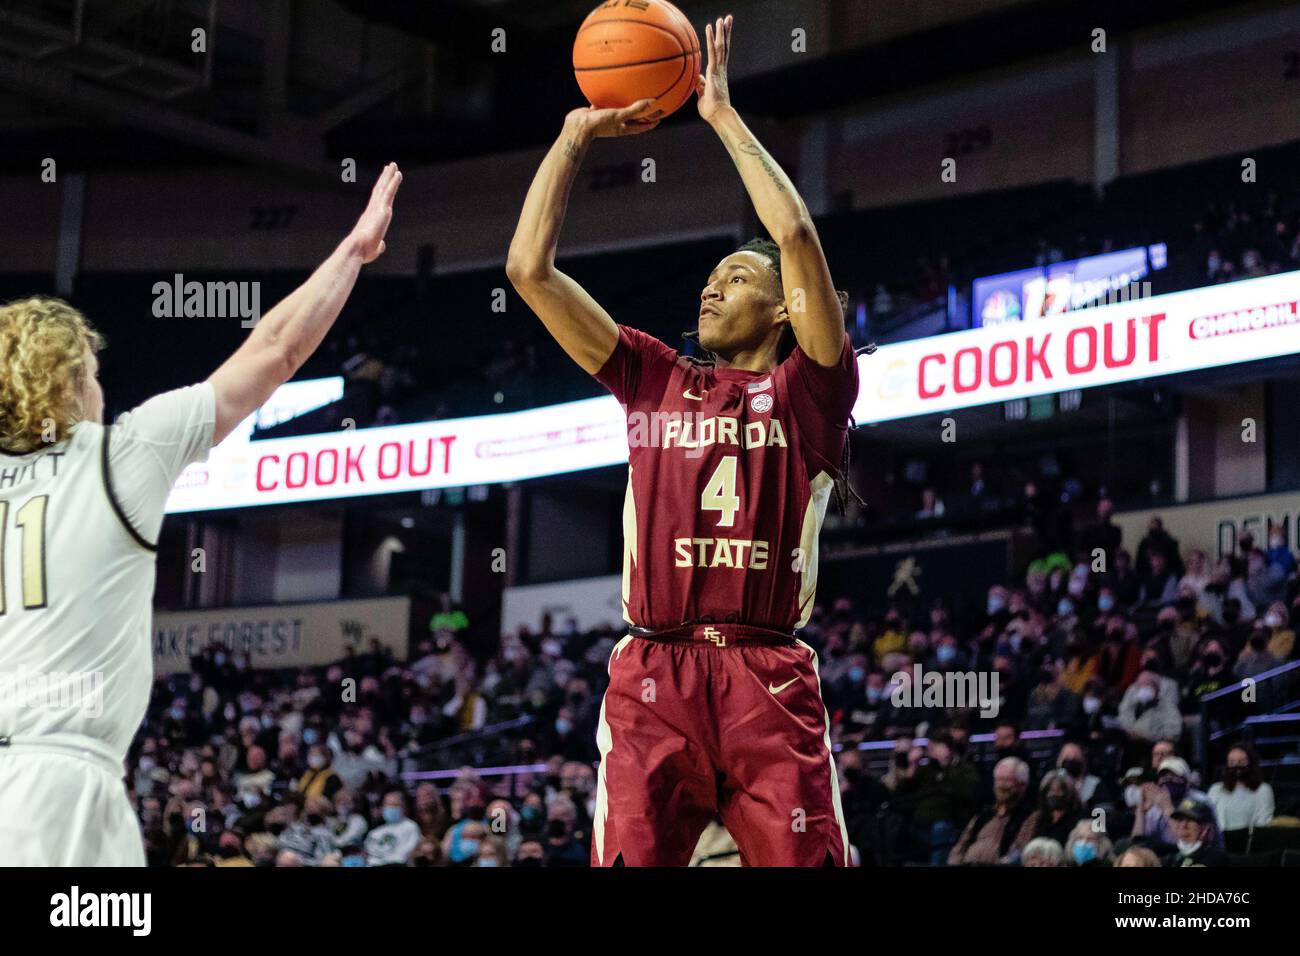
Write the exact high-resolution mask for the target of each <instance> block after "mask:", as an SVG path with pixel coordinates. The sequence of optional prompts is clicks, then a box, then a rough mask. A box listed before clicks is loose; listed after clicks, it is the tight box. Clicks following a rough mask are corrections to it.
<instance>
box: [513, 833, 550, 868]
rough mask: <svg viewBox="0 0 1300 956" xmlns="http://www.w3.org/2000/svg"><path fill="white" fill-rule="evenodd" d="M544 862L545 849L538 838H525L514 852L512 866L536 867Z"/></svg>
mask: <svg viewBox="0 0 1300 956" xmlns="http://www.w3.org/2000/svg"><path fill="white" fill-rule="evenodd" d="M545 864H546V849H545V848H544V847H543V846H542V841H540V840H525V841H524V842H523V843H521V844H519V850H518V851H517V852H516V853H515V861H514V864H513V865H514V866H515V867H516V868H519V867H525V868H528V869H536V868H539V867H542V866H544V865H545Z"/></svg>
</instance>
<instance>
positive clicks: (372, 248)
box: [352, 163, 402, 262]
mask: <svg viewBox="0 0 1300 956" xmlns="http://www.w3.org/2000/svg"><path fill="white" fill-rule="evenodd" d="M401 185H402V171H401V170H399V169H398V168H397V164H396V163H389V164H388V165H387V166H385V167H384V171H383V172H382V173H380V174H379V179H378V181H377V182H376V183H375V188H374V189H372V190H371V191H370V202H369V203H367V204H366V211H365V212H363V213H362V214H361V218H360V219H358V220H357V224H356V225H355V226H353V227H352V241H353V242H354V243H356V246H357V248H358V249H359V250H360V252H361V261H362V262H374V261H375V260H376V259H378V258H379V257H380V256H382V255H383V254H384V250H385V249H386V248H388V247H387V246H386V245H385V244H384V236H385V235H386V234H387V232H388V224H389V223H391V222H392V221H393V199H394V197H396V196H397V188H398V187H399V186H401Z"/></svg>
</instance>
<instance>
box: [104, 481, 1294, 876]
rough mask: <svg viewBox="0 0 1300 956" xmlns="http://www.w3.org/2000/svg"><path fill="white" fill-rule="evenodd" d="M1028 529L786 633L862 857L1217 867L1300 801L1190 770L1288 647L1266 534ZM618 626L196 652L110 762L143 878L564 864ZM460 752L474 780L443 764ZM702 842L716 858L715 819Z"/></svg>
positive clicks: (1224, 762) (581, 814) (1290, 610)
mask: <svg viewBox="0 0 1300 956" xmlns="http://www.w3.org/2000/svg"><path fill="white" fill-rule="evenodd" d="M1041 540H1042V541H1043V542H1044V544H1043V546H1041V547H1040V548H1039V556H1038V557H1037V558H1035V560H1033V561H1032V562H1030V563H1029V564H1028V566H1027V567H1026V568H1025V569H1024V571H1023V574H1022V575H1019V576H1018V577H1017V579H1016V580H1014V581H1012V582H1009V583H1008V584H1007V585H1005V586H1003V585H996V586H994V587H992V588H990V589H989V591H988V593H987V598H986V601H985V603H984V606H983V607H980V608H974V609H968V612H967V613H958V612H957V609H956V608H954V607H953V606H952V605H951V604H950V603H949V602H948V601H946V600H936V601H933V602H930V603H927V604H909V603H906V602H902V601H898V602H894V603H891V604H890V605H889V606H888V607H887V608H885V609H884V610H883V612H879V613H872V612H868V611H867V610H865V609H861V608H860V606H859V605H860V604H862V603H865V602H860V601H855V599H854V598H853V597H850V596H847V595H846V596H841V597H838V598H836V599H834V600H832V601H829V602H827V603H825V604H823V605H822V606H819V607H818V608H817V609H816V610H815V612H814V614H813V616H812V619H811V621H810V623H809V625H808V627H807V628H806V629H805V630H804V631H803V634H802V636H803V638H804V639H805V640H806V641H808V642H809V643H811V644H812V645H813V646H814V647H815V648H816V649H817V651H818V653H819V657H820V660H821V683H822V688H823V694H824V697H825V701H826V706H827V710H828V712H829V714H830V717H831V723H832V728H831V738H832V741H833V743H834V745H835V747H836V749H837V751H838V754H837V760H838V765H839V780H840V786H841V790H842V803H843V807H844V811H845V816H846V820H847V825H848V830H849V834H850V839H851V842H852V843H853V845H854V847H855V851H856V854H857V856H858V858H859V860H860V861H861V862H862V863H864V864H875V865H891V864H901V863H928V864H935V865H939V864H950V865H956V864H999V863H1001V864H1023V865H1027V866H1028V865H1079V866H1084V865H1109V864H1111V863H1114V862H1117V861H1118V862H1120V863H1123V864H1124V865H1155V864H1156V863H1161V862H1163V863H1166V864H1168V865H1192V864H1200V865H1215V864H1220V863H1223V862H1224V860H1225V855H1224V854H1225V846H1226V844H1225V834H1227V835H1230V834H1231V833H1232V832H1233V831H1238V832H1240V831H1243V830H1248V829H1250V828H1252V827H1265V826H1268V825H1270V824H1271V823H1272V822H1273V821H1274V819H1275V817H1277V818H1289V817H1291V816H1292V815H1293V814H1294V813H1295V811H1296V806H1295V796H1294V795H1293V794H1292V795H1290V796H1286V795H1285V794H1284V795H1283V796H1284V798H1285V800H1286V801H1287V802H1285V803H1284V804H1283V805H1282V806H1279V797H1278V796H1277V795H1275V794H1274V792H1273V789H1272V787H1271V786H1270V784H1269V783H1268V782H1266V780H1265V777H1266V776H1267V774H1268V771H1267V769H1266V768H1265V767H1264V766H1263V765H1261V760H1260V756H1259V755H1258V754H1257V753H1256V752H1255V751H1254V749H1253V748H1252V747H1251V746H1249V745H1248V744H1246V743H1244V742H1240V741H1238V742H1237V743H1236V744H1235V745H1234V746H1232V747H1231V748H1230V749H1226V750H1223V751H1220V750H1213V749H1212V750H1211V751H1210V752H1208V753H1207V754H1206V757H1207V760H1206V763H1205V764H1204V765H1202V764H1201V763H1200V762H1199V760H1198V759H1197V757H1196V755H1197V753H1198V747H1197V740H1198V731H1199V729H1200V728H1199V722H1200V721H1201V720H1202V719H1206V718H1204V717H1203V712H1202V704H1201V699H1202V697H1204V695H1206V694H1210V693H1213V692H1215V691H1218V690H1221V689H1223V688H1227V687H1230V686H1232V685H1233V684H1234V683H1235V682H1237V681H1239V680H1241V679H1244V678H1260V677H1261V675H1265V674H1266V673H1267V672H1270V671H1274V670H1276V669H1278V668H1280V667H1282V666H1283V665H1285V664H1286V663H1288V662H1291V661H1294V660H1295V658H1296V646H1295V644H1296V642H1295V632H1296V629H1297V626H1300V579H1298V578H1297V563H1296V557H1295V554H1294V553H1293V552H1292V550H1291V548H1290V547H1289V545H1288V542H1287V541H1286V540H1285V537H1284V533H1283V531H1282V530H1281V529H1276V528H1275V529H1272V530H1271V532H1270V534H1269V537H1268V540H1266V541H1260V542H1257V541H1256V540H1255V539H1254V538H1253V536H1251V535H1250V534H1243V535H1242V536H1241V537H1240V539H1239V541H1238V542H1237V548H1236V550H1235V553H1234V554H1231V555H1227V556H1225V557H1223V558H1222V559H1220V560H1218V561H1210V560H1209V559H1208V557H1207V556H1206V555H1205V554H1204V553H1202V552H1200V551H1198V550H1189V551H1187V552H1186V553H1183V552H1182V550H1181V549H1180V547H1179V544H1178V542H1177V541H1176V540H1175V539H1174V538H1173V537H1172V536H1171V535H1170V534H1169V532H1168V531H1166V530H1165V529H1164V527H1163V526H1162V524H1161V522H1160V520H1159V519H1158V518H1156V519H1152V521H1151V524H1150V527H1149V529H1148V533H1147V534H1146V535H1145V537H1143V539H1142V540H1141V541H1139V542H1137V544H1136V547H1135V548H1134V549H1133V551H1132V552H1130V550H1129V549H1128V548H1127V547H1126V546H1125V542H1124V541H1123V540H1122V534H1121V532H1120V529H1119V528H1118V526H1116V525H1115V524H1114V523H1113V521H1112V517H1111V507H1110V503H1109V501H1107V500H1105V499H1102V500H1101V501H1099V502H1098V503H1097V505H1096V518H1095V520H1093V521H1092V522H1090V523H1088V524H1087V525H1086V526H1084V527H1082V528H1080V529H1078V531H1077V533H1076V534H1073V535H1071V536H1070V540H1071V542H1072V545H1071V546H1070V547H1069V548H1066V549H1060V548H1059V547H1058V544H1057V539H1056V538H1054V537H1050V536H1049V537H1045V538H1042V539H1041ZM619 636H620V635H619V634H618V633H617V632H615V631H613V630H609V629H605V630H597V631H589V632H583V631H580V630H579V629H578V628H577V626H576V624H575V623H574V622H573V621H570V622H568V624H567V626H553V625H552V623H551V622H550V621H549V620H547V621H544V622H543V625H542V627H541V628H540V629H539V630H538V631H537V632H531V631H528V630H524V631H522V632H521V633H518V634H513V633H512V634H507V635H506V636H505V637H504V638H502V639H501V640H500V641H499V642H496V643H495V644H494V646H491V647H487V648H481V647H478V646H476V645H475V644H474V643H473V642H471V641H467V640H464V639H462V637H463V635H462V632H460V631H457V630H456V626H455V615H448V614H440V615H438V616H437V617H435V619H434V621H433V622H432V623H431V631H430V634H429V635H428V636H427V637H426V638H424V639H423V640H421V641H419V642H418V644H417V646H416V647H415V648H414V652H413V653H412V654H411V655H409V659H408V660H405V661H403V660H398V659H396V658H395V657H394V655H393V654H392V653H391V652H390V651H389V650H388V649H386V648H385V647H383V646H382V642H381V641H380V639H379V638H378V637H372V638H371V640H370V643H369V646H368V648H367V649H366V651H365V652H364V653H358V654H350V655H348V656H347V657H346V658H344V659H343V660H340V661H338V662H336V663H334V664H332V665H330V666H328V667H322V668H306V669H301V670H296V671H262V670H251V669H249V668H248V665H247V660H246V659H244V658H243V657H242V656H241V655H237V654H236V655H232V654H231V653H230V652H229V651H228V650H227V649H226V648H224V647H221V646H213V647H210V648H208V649H206V650H205V651H204V652H203V653H202V654H201V655H199V656H197V657H195V658H194V659H193V661H192V669H191V671H190V672H188V673H183V674H175V675H170V676H163V677H159V679H158V680H157V682H156V684H155V689H154V695H153V700H152V703H151V706H150V709H149V713H148V716H147V718H146V722H145V724H144V726H143V728H142V730H141V732H140V733H139V735H138V737H137V739H136V742H135V744H134V746H133V748H132V751H131V754H130V757H129V761H128V763H129V766H128V779H127V783H128V787H129V789H130V792H131V795H132V797H133V799H134V800H135V802H136V806H137V808H138V812H139V816H140V821H141V825H142V827H143V832H144V836H145V842H146V849H147V854H148V858H149V860H150V863H151V864H154V865H184V864H190V865H194V864H202V865H208V864H211V865H217V866H249V865H253V866H272V865H275V866H329V865H341V866H387V865H399V866H435V865H436V866H505V865H510V866H582V865H586V863H587V861H588V859H589V852H590V851H589V847H590V833H591V821H592V818H593V814H594V812H595V799H596V795H595V784H596V767H597V762H598V753H597V750H596V744H595V737H596V733H595V730H596V722H597V719H598V714H599V708H600V695H601V694H602V692H603V690H604V684H605V679H606V674H605V665H606V661H607V660H608V657H609V654H610V652H611V650H612V649H613V646H614V643H615V641H616V640H617V638H618V637H619ZM915 665H919V666H920V667H921V668H922V669H923V670H924V671H935V672H939V673H941V674H947V673H950V672H955V673H973V674H981V673H982V674H987V675H996V677H997V684H996V688H997V689H996V701H995V703H996V706H995V707H993V708H991V709H989V708H985V707H983V706H981V705H982V704H984V703H988V702H980V704H978V705H977V704H975V703H974V702H970V701H964V702H962V701H956V702H954V701H949V700H943V701H941V702H939V703H937V704H932V702H929V701H927V702H926V705H925V706H917V700H915V699H913V698H912V697H911V696H910V695H907V694H906V693H903V691H905V690H906V688H907V684H908V682H909V681H910V680H911V679H912V675H913V674H914V673H915V672H914V671H913V668H914V666H915ZM1283 677H1286V675H1285V674H1284V675H1283ZM1275 685H1277V686H1278V687H1280V688H1281V689H1280V690H1275V689H1274V687H1275ZM1297 687H1300V683H1297V682H1290V683H1288V682H1287V681H1286V680H1278V681H1268V680H1262V681H1260V682H1259V684H1258V685H1257V687H1256V693H1257V694H1258V696H1257V697H1256V698H1254V699H1252V700H1250V701H1248V702H1242V701H1238V700H1237V697H1236V696H1234V695H1228V698H1229V699H1228V701H1227V706H1226V707H1224V708H1220V711H1216V712H1215V713H1214V714H1213V715H1212V716H1210V717H1209V718H1208V719H1211V720H1213V721H1216V726H1218V725H1222V726H1228V725H1229V724H1230V723H1231V722H1232V721H1239V720H1240V719H1241V718H1242V717H1243V716H1245V715H1247V714H1249V713H1262V712H1265V711H1267V710H1268V709H1270V708H1272V707H1275V706H1277V705H1280V704H1282V703H1284V702H1286V701H1288V700H1293V699H1294V698H1295V695H1296V692H1297ZM1279 695H1282V696H1279ZM1286 695H1289V696H1286ZM949 705H952V706H949ZM1205 713H1206V714H1210V713H1211V712H1210V711H1208V710H1207V711H1205ZM984 714H989V715H988V716H984ZM503 724H504V725H506V726H505V727H504V729H498V726H499V725H503ZM463 741H471V742H473V741H478V742H479V743H480V744H481V745H482V746H481V747H480V750H479V751H478V752H479V753H480V754H489V755H490V756H488V757H487V758H485V759H487V760H488V761H489V763H490V764H491V765H493V766H494V768H495V769H492V770H491V771H490V772H485V773H482V774H480V773H478V772H476V771H474V770H470V769H462V768H459V767H457V766H455V765H450V766H444V764H445V763H446V762H447V760H448V758H449V756H450V755H451V754H452V753H454V752H455V751H454V750H453V749H450V748H451V747H452V746H453V745H455V744H457V743H459V742H463ZM483 748H486V749H483ZM430 768H432V769H430ZM1288 793H1290V791H1288ZM701 848H702V850H701V858H704V857H707V858H708V859H709V861H711V862H724V863H725V862H735V850H734V845H732V844H730V841H729V838H728V837H727V835H726V833H725V831H724V830H721V828H720V827H719V826H717V825H716V824H715V826H714V827H713V828H711V832H708V833H706V834H705V838H704V839H703V840H702V841H701ZM705 849H707V851H708V852H704V850H705Z"/></svg>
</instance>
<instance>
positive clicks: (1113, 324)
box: [853, 272, 1300, 425]
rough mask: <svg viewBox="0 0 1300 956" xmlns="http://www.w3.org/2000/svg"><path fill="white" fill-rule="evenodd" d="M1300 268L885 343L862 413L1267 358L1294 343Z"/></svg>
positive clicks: (945, 406) (869, 376) (899, 412)
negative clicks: (1238, 280) (1066, 311)
mask: <svg viewBox="0 0 1300 956" xmlns="http://www.w3.org/2000/svg"><path fill="white" fill-rule="evenodd" d="M1297 299H1300V273H1296V272H1290V273H1285V274H1282V275H1276V276H1267V277H1264V278H1261V279H1250V280H1247V281H1243V282H1233V283H1226V284H1223V285H1216V286H1210V287H1208V288H1203V289H1193V290H1190V291H1187V292H1177V293H1172V294H1169V295H1163V296H1156V297H1154V298H1149V299H1139V300H1134V301H1130V302H1117V303H1114V304H1111V305H1105V306H1099V307H1097V308H1093V309H1086V310H1083V311H1079V312H1071V313H1067V314H1065V315H1057V316H1050V317H1047V318H1043V319H1033V320H1029V321H1026V322H1020V323H1012V324H1006V325H997V326H993V327H988V328H978V329H971V330H968V331H964V332H953V333H949V334H947V335H937V336H930V337H928V338H924V339H915V340H912V341H908V342H899V343H896V344H892V345H885V346H882V347H881V348H880V349H878V350H877V351H876V353H875V354H874V355H871V356H862V357H860V358H859V360H858V361H859V363H860V365H859V371H860V378H861V381H862V383H863V384H862V389H861V391H860V392H859V394H858V401H857V404H856V406H855V407H854V411H853V414H854V418H855V419H856V421H857V422H858V424H860V425H861V424H867V423H870V422H879V421H888V420H891V419H896V418H906V417H909V416H913V415H923V414H929V413H934V412H943V411H951V410H955V409H959V408H968V407H971V406H975V405H983V404H987V403H990V402H998V401H1005V400H1008V399H1013V398H1026V397H1029V396H1033V395H1045V394H1050V393H1052V392H1059V391H1063V390H1065V389H1077V388H1089V387H1093V386H1097V385H1107V384H1112V383H1115V382H1125V381H1132V380H1134V379H1140V378H1147V377H1151V376H1157V375H1171V374H1175V373H1178V372H1187V371H1192V370H1195V369H1202V368H1210V367H1213V366H1218V365H1228V364H1233V363H1236V362H1249V361H1255V360H1258V359H1265V358H1273V357H1276V356H1279V355H1286V354H1290V353H1292V352H1295V351H1297V349H1298V348H1300V335H1297V332H1300V312H1298V311H1297V307H1296V306H1297Z"/></svg>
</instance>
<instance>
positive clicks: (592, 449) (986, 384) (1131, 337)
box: [167, 272, 1300, 513]
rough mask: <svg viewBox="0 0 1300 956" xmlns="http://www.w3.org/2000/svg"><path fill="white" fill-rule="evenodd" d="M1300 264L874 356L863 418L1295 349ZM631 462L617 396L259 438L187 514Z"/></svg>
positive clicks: (189, 489) (198, 493) (205, 485)
mask: <svg viewBox="0 0 1300 956" xmlns="http://www.w3.org/2000/svg"><path fill="white" fill-rule="evenodd" d="M1298 305H1300V272H1288V273H1284V274H1282V275H1276V276H1267V277H1265V278H1261V279H1248V280H1245V281H1242V282H1232V283H1225V284H1223V285H1215V286H1209V287H1207V288H1203V289H1193V290H1190V291H1187V292H1176V293H1172V294H1170V295H1163V296H1156V297H1154V298H1150V299H1140V300H1137V301H1132V302H1117V303H1114V304H1111V305H1105V306H1099V307H1097V308H1093V309H1084V310H1082V311H1079V312H1070V313H1066V314H1064V315H1055V316H1051V317H1048V318H1045V319H1038V320H1030V321H1025V322H1018V323H1014V324H1011V325H1000V326H994V327H988V328H977V329H970V330H967V331H964V332H950V333H947V334H945V335H935V336H930V337H928V338H923V339H915V340H913V341H909V342H899V343H896V344H892V345H885V346H882V347H881V348H880V349H879V350H877V351H876V353H875V354H874V355H869V356H866V355H864V356H860V357H859V358H858V363H859V364H858V367H859V370H860V372H861V380H862V387H861V391H860V392H859V394H858V401H857V404H856V405H855V406H854V409H853V416H854V418H855V419H856V421H857V423H858V424H859V425H865V424H870V423H872V422H883V421H890V420H893V419H898V418H908V417H911V416H915V415H927V414H932V413H936V412H947V411H953V410H956V409H961V408H970V407H973V406H976V405H986V404H989V403H991V402H1001V401H1006V400H1008V399H1014V398H1028V397H1030V396H1034V395H1047V394H1051V393H1053V392H1060V391H1065V390H1067V389H1081V388H1091V387H1094V386H1098V385H1108V384H1113V383H1116V382H1126V381H1132V380H1134V379H1139V378H1149V377H1152V376H1158V375H1173V374H1177V373H1179V372H1188V371H1193V370H1195V369H1204V368H1211V367H1213V366H1218V365H1231V364H1234V363H1238V362H1250V361H1255V360H1257V359H1265V358H1274V357H1276V356H1280V355H1288V354H1290V353H1292V352H1295V351H1297V350H1298V349H1300V312H1298V310H1297V306H1298ZM626 461H627V431H626V423H625V419H624V416H623V410H622V408H621V407H620V406H619V404H618V402H617V401H616V400H615V399H614V398H613V397H612V396H604V397H601V398H592V399H586V400H584V401H579V402H568V403H565V404H563V405H550V406H546V407H544V408H534V409H529V410H528V411H523V412H510V413H505V414H501V415H484V416H479V417H475V418H458V419H448V420H445V421H437V422H420V423H417V424H413V425H394V426H390V427H385V428H366V429H354V430H344V431H338V432H330V433H326V434H320V435H300V436H295V437H291V438H279V439H273V440H270V441H250V440H249V438H248V436H247V435H246V434H243V433H239V432H237V433H236V434H233V435H232V436H231V437H230V438H228V439H227V440H226V441H224V442H222V443H221V445H219V446H218V447H216V448H214V449H213V450H212V453H211V455H210V457H209V459H208V460H207V461H206V462H204V463H201V464H196V465H193V466H191V467H190V468H188V469H186V470H185V472H184V473H182V475H181V477H180V479H179V480H178V481H177V483H176V486H175V488H174V489H173V490H172V494H171V496H170V497H169V498H168V500H167V511H168V512H171V513H176V512H189V511H204V510H211V509H217V508H245V507H250V506H254V505H270V504H284V503H287V502H295V501H314V500H320V499H325V498H347V497H354V496H357V495H378V494H387V493H390V492H397V491H421V490H424V489H428V488H448V487H460V486H465V485H478V484H494V483H499V482H505V481H521V480H524V479H528V478H540V477H543V476H545V475H557V474H562V473H565V472H570V471H581V470H583V469H587V468H600V467H604V466H607V465H617V464H621V463H623V462H626Z"/></svg>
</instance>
